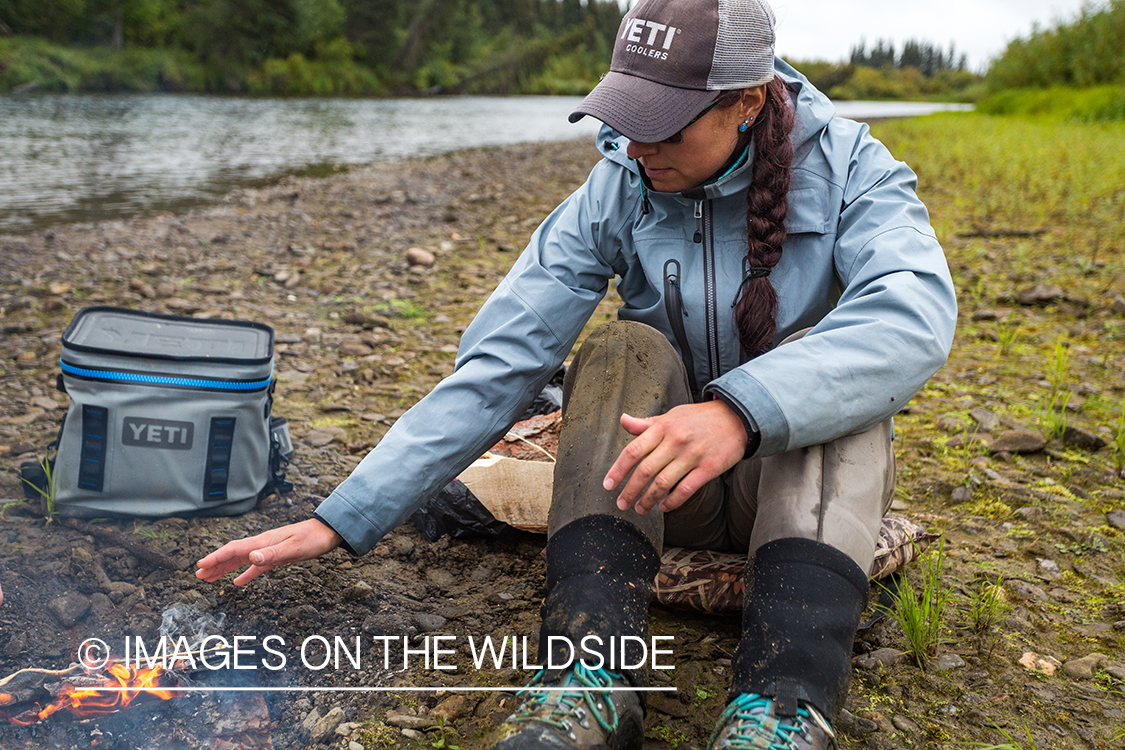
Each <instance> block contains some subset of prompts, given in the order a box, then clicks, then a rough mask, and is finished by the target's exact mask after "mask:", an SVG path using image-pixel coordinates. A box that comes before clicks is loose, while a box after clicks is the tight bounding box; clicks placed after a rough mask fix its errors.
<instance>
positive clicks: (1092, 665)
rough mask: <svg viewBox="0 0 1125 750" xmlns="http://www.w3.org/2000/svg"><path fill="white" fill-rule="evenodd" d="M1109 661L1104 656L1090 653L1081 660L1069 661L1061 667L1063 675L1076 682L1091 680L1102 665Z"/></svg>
mask: <svg viewBox="0 0 1125 750" xmlns="http://www.w3.org/2000/svg"><path fill="white" fill-rule="evenodd" d="M1107 661H1109V657H1108V656H1106V655H1105V654H1099V653H1096V652H1095V653H1092V654H1087V655H1086V656H1083V657H1082V658H1081V659H1071V660H1070V661H1068V662H1066V663H1065V664H1063V665H1062V670H1063V673H1065V674H1066V675H1067V676H1068V677H1072V678H1074V679H1076V680H1091V679H1093V677H1094V673H1095V672H1097V671H1098V668H1099V667H1101V665H1102V664H1104V663H1105V662H1107Z"/></svg>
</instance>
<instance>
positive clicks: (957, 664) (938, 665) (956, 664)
mask: <svg viewBox="0 0 1125 750" xmlns="http://www.w3.org/2000/svg"><path fill="white" fill-rule="evenodd" d="M963 666H965V660H964V659H962V658H961V657H960V656H958V655H957V654H942V655H941V656H939V657H938V658H937V659H935V660H934V669H936V670H938V671H939V672H946V671H948V670H950V669H960V668H961V667H963Z"/></svg>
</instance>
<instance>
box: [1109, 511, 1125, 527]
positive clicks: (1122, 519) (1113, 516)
mask: <svg viewBox="0 0 1125 750" xmlns="http://www.w3.org/2000/svg"><path fill="white" fill-rule="evenodd" d="M1105 520H1106V523H1108V524H1109V525H1110V526H1112V527H1113V528H1115V529H1122V530H1125V510H1111V511H1110V512H1109V513H1106V514H1105Z"/></svg>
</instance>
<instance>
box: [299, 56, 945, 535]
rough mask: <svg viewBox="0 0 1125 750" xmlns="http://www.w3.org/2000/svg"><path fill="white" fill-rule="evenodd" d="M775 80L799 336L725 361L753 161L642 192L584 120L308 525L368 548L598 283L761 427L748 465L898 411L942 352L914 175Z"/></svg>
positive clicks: (940, 305)
mask: <svg viewBox="0 0 1125 750" xmlns="http://www.w3.org/2000/svg"><path fill="white" fill-rule="evenodd" d="M777 72H778V75H779V76H781V77H782V79H783V80H784V81H785V82H786V83H787V85H788V87H789V89H790V92H791V97H792V101H793V104H794V106H795V112H796V119H797V125H796V128H795V130H794V132H793V135H792V139H793V142H794V147H795V149H796V155H795V158H794V162H793V171H792V182H791V187H790V192H789V221H788V239H787V240H786V242H785V247H784V250H783V252H782V256H781V260H780V262H779V263H778V265H777V266H776V267H775V268H774V269H773V272H772V273H771V275H770V281H771V282H772V283H773V285H774V288H775V289H776V290H777V294H778V298H779V309H778V314H777V332H776V335H775V341H774V343H775V344H776V343H779V342H780V341H781V340H782V339H783V338H785V337H786V336H788V335H789V334H792V333H794V332H795V331H798V330H801V329H803V328H808V327H811V329H812V330H811V331H810V332H809V333H808V334H807V335H806V336H805V337H804V338H801V339H800V340H798V341H795V342H793V343H790V344H786V345H785V346H783V347H778V348H776V349H774V350H772V351H770V352H768V353H766V354H763V355H762V356H759V357H757V358H755V359H754V360H752V361H749V362H746V363H742V362H741V351H740V346H739V339H738V335H737V333H736V331H735V327H734V323H733V320H732V318H733V311H732V304H733V303H734V301H735V299H736V298H737V296H738V293H739V286H740V284H741V282H742V278H743V273H744V268H743V266H744V258H745V256H746V189H747V186H748V185H749V183H750V178H751V173H752V169H753V164H752V163H747V164H744V165H743V166H742V167H740V168H738V169H736V170H734V171H733V172H731V173H730V174H728V175H726V176H724V177H723V178H721V179H719V180H717V181H715V182H713V183H710V184H707V185H705V186H703V187H701V188H694V189H693V190H691V191H686V192H685V193H678V194H672V193H655V192H651V191H645V190H643V189H642V183H641V179H640V173H639V170H638V167H637V165H636V164H635V163H634V162H633V161H632V160H630V159H629V158H628V157H627V156H626V155H625V147H626V146H627V144H628V140H627V139H626V138H624V137H623V136H621V135H619V134H618V133H616V132H614V131H612V130H611V129H609V128H608V127H603V128H602V130H601V132H600V133H599V136H598V148H599V150H600V151H601V153H602V154H603V155H604V157H605V158H604V159H603V160H602V161H601V162H599V163H598V164H597V165H596V166H595V167H594V169H593V171H592V172H591V173H590V176H589V179H587V181H586V183H585V184H584V185H582V187H580V188H579V189H578V190H577V191H575V192H574V194H573V195H571V196H570V197H569V198H567V199H566V200H565V201H564V202H563V203H562V205H560V206H559V207H558V208H557V209H555V211H554V212H552V213H551V215H550V216H548V217H547V219H546V220H545V221H544V222H543V223H542V225H541V226H540V227H539V228H538V229H537V230H536V232H535V233H534V234H533V235H532V237H531V240H530V242H529V243H528V246H527V248H526V249H525V250H524V252H523V254H522V255H521V256H520V257H519V259H518V260H517V261H516V263H515V265H514V266H513V267H512V270H511V271H510V272H509V273H508V275H507V277H506V278H505V279H504V280H503V281H502V282H501V284H500V286H499V287H497V289H496V291H495V292H493V293H492V296H491V297H489V299H488V301H487V302H486V303H485V304H484V306H483V307H482V308H481V310H480V312H479V313H478V314H477V316H476V318H475V319H474V321H473V322H472V324H471V325H470V326H469V327H468V328H467V329H466V330H465V333H464V335H463V336H462V338H461V345H460V348H459V350H458V353H457V361H456V368H455V370H454V373H453V374H452V375H450V376H449V377H448V378H446V379H445V380H443V381H442V382H441V383H440V384H439V385H438V386H437V387H436V388H435V389H434V390H433V391H432V392H431V393H430V394H429V395H427V396H426V397H425V398H423V399H422V400H421V401H420V402H419V403H418V404H417V405H416V406H415V407H414V408H413V409H411V410H410V411H409V412H407V413H406V414H405V415H403V416H402V417H401V418H400V419H399V420H398V421H397V422H396V423H395V425H394V427H392V428H391V430H390V431H389V432H388V433H387V435H386V436H385V437H384V438H383V440H382V441H381V442H380V443H379V445H378V446H377V447H376V448H375V449H374V450H373V451H372V452H371V453H370V454H369V455H368V456H367V457H366V458H364V460H363V461H362V462H361V463H360V464H359V465H358V466H357V467H356V469H355V470H354V471H353V472H352V474H351V476H349V477H348V478H347V479H345V480H344V482H342V483H341V484H340V486H339V487H337V488H336V490H335V491H334V492H333V493H332V494H331V495H330V496H329V497H328V498H327V499H325V500H324V502H323V503H322V504H321V505H320V507H319V508H318V509H317V513H316V515H317V517H318V518H320V519H321V520H323V521H325V522H326V523H328V524H329V525H330V526H332V528H334V529H335V530H336V531H337V532H339V533H340V534H341V535H342V536H343V537H344V539H345V541H346V542H347V544H348V546H350V547H351V549H352V550H353V551H355V552H356V553H359V554H363V553H366V552H367V551H369V550H370V549H371V548H372V547H373V546H375V544H376V543H377V542H378V541H379V540H380V539H381V538H382V537H383V535H384V534H386V533H387V532H388V531H390V530H391V529H393V528H394V527H395V526H397V525H398V524H400V523H401V522H402V521H404V520H405V519H406V518H407V517H408V516H409V515H410V514H411V513H413V512H414V510H415V509H417V508H418V507H419V506H420V505H421V504H422V503H423V502H424V501H425V500H426V499H428V498H430V497H432V496H433V495H434V494H436V493H437V492H438V491H439V490H440V489H441V488H442V487H443V486H444V485H445V484H446V483H448V482H449V481H450V480H452V479H453V478H454V477H456V476H457V474H458V472H460V471H461V470H462V469H464V468H465V467H466V466H468V465H469V464H470V463H472V462H473V461H474V460H475V459H477V458H478V457H479V456H480V455H481V454H482V453H484V452H485V451H487V450H488V449H489V448H490V447H491V446H492V445H494V444H495V443H496V441H497V440H499V439H500V437H502V436H503V435H504V433H505V432H506V431H507V430H508V429H509V428H510V426H511V425H512V424H513V423H514V422H515V421H516V420H517V418H518V417H519V415H520V414H522V412H523V410H524V409H525V408H526V406H527V405H528V404H529V403H530V402H531V400H532V399H533V398H534V397H535V395H536V394H537V393H538V392H539V390H540V389H541V388H542V386H543V385H544V383H545V382H546V381H547V380H548V379H549V377H550V376H551V375H552V374H553V373H554V372H555V371H556V370H557V369H558V367H559V365H560V364H561V363H562V361H563V360H564V358H565V357H566V356H567V355H568V354H569V352H570V351H571V348H572V347H573V346H574V344H575V341H576V340H577V338H578V336H579V333H580V332H581V331H582V328H583V326H584V325H585V323H586V322H587V320H588V319H589V318H590V316H591V314H592V313H593V311H594V309H595V307H596V306H597V304H598V303H599V302H600V301H601V299H602V298H603V297H604V296H605V294H606V292H607V291H608V289H609V285H610V283H611V281H613V280H614V279H615V278H616V279H617V280H616V284H615V286H616V291H617V293H618V294H619V295H620V297H621V300H622V305H621V308H620V310H619V312H618V315H619V317H620V318H621V319H623V320H633V321H639V322H642V323H646V324H648V325H650V326H653V327H654V328H657V329H658V330H660V331H661V332H663V333H664V334H665V335H666V336H667V337H668V339H669V341H671V342H672V344H673V345H674V346H675V347H676V349H677V350H678V351H679V352H680V355H681V356H682V357H683V358H684V361H685V363H688V364H689V371H690V372H691V374H692V375H693V377H694V383H695V385H696V387H697V388H698V389H699V390H700V391H701V392H702V393H704V394H707V393H715V394H719V395H721V396H722V397H723V398H724V400H726V401H727V403H728V404H732V405H735V406H737V407H738V408H740V409H741V410H742V412H743V417H744V418H745V419H748V420H750V424H754V425H756V426H757V427H758V429H759V430H760V431H761V444H760V446H759V448H758V450H757V452H756V453H755V457H762V456H768V455H772V454H776V453H780V452H783V451H789V450H793V449H796V448H801V447H804V446H808V445H815V444H819V443H824V442H828V441H830V440H833V439H835V438H837V437H841V436H843V435H848V434H852V433H855V432H860V431H863V430H866V429H868V428H870V427H872V426H873V425H875V424H877V423H878V422H881V421H883V420H885V419H887V418H888V417H890V416H892V415H893V414H894V413H895V412H897V411H898V410H899V409H901V408H902V407H903V406H905V405H906V403H907V401H908V400H909V399H910V397H911V396H913V395H914V393H916V392H917V391H918V390H919V389H920V388H921V387H922V386H923V384H925V382H926V380H927V379H928V378H929V377H930V376H931V375H933V373H934V372H936V371H937V369H938V368H939V367H940V366H941V365H942V363H943V362H944V361H945V359H946V357H947V356H948V354H949V348H950V346H951V345H952V340H953V331H954V325H955V322H956V317H957V303H956V297H955V293H954V289H953V283H952V280H951V278H950V275H949V269H948V266H947V264H946V260H945V257H944V254H943V252H942V249H941V246H940V245H939V244H938V241H937V238H936V237H935V235H934V231H933V229H932V228H931V227H930V223H929V215H928V214H927V212H926V208H925V206H923V205H922V203H921V201H919V200H918V197H917V195H916V194H915V185H916V178H915V175H914V173H913V172H912V171H911V170H910V169H909V168H908V167H907V166H906V165H905V164H903V163H901V162H898V161H895V160H894V159H893V158H892V157H891V155H890V153H889V152H888V151H887V149H886V148H885V147H884V146H883V145H882V144H881V143H879V141H877V140H875V139H874V138H872V137H871V136H870V135H869V133H868V129H867V126H866V125H863V124H859V123H856V122H852V121H850V120H843V119H839V118H835V117H834V109H833V106H832V104H831V102H829V101H828V99H827V98H826V97H825V96H824V95H823V94H821V93H820V92H819V91H817V90H816V89H815V88H813V86H812V85H811V84H810V83H809V82H808V80H807V79H805V78H804V77H803V76H801V75H800V74H799V73H797V72H796V71H795V70H793V69H792V68H791V67H789V66H788V65H786V64H785V63H784V62H782V61H781V60H778V61H777ZM750 153H751V155H752V154H753V148H751V150H750ZM646 198H647V200H648V201H649V203H650V206H651V209H650V211H649V212H648V213H645V212H644V211H643V210H642V202H643V201H644V200H645V199H646ZM697 239H698V240H699V241H696V240H697ZM606 468H607V469H608V467H606Z"/></svg>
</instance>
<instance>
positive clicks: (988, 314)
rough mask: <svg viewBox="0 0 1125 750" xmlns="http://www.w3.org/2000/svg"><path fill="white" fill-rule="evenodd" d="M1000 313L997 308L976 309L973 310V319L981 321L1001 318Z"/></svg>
mask: <svg viewBox="0 0 1125 750" xmlns="http://www.w3.org/2000/svg"><path fill="white" fill-rule="evenodd" d="M999 318H1000V313H998V312H996V311H995V310H976V311H974V312H973V316H972V321H973V322H974V323H979V322H980V321H984V320H999Z"/></svg>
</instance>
